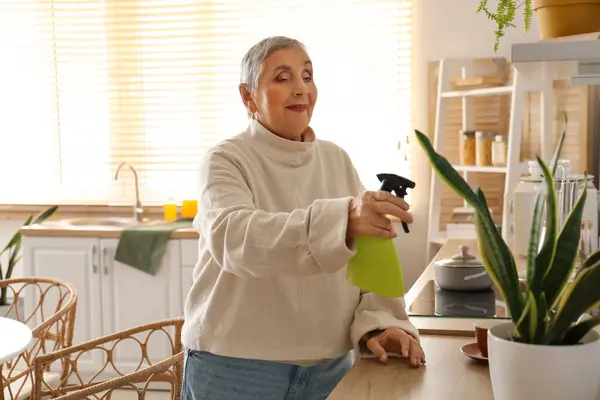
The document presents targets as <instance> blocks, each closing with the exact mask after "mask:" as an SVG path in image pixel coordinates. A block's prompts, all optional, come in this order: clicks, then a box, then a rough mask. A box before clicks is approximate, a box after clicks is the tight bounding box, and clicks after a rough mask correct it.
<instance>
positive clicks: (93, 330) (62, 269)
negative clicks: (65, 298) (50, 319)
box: [23, 237, 105, 371]
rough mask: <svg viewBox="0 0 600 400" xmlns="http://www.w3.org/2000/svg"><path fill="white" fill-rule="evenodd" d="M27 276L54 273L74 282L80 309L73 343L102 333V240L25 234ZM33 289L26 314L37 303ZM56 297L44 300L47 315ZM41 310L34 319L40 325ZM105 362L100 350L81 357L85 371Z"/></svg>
mask: <svg viewBox="0 0 600 400" xmlns="http://www.w3.org/2000/svg"><path fill="white" fill-rule="evenodd" d="M23 264H24V268H25V269H24V273H25V276H40V277H52V278H56V279H59V280H63V281H66V282H69V283H71V284H72V285H73V286H75V289H76V290H77V294H78V298H77V311H76V314H75V330H74V332H73V344H76V343H81V342H85V341H88V340H91V339H94V338H99V337H101V336H103V333H104V332H105V331H104V330H103V329H102V317H101V315H102V294H101V286H100V283H101V282H100V275H99V273H100V271H99V264H100V243H99V240H97V239H90V238H71V237H69V238H37V237H34V238H29V237H24V238H23ZM38 301H39V297H38V294H37V293H34V292H33V290H30V291H27V292H26V293H25V314H26V315H29V313H30V312H31V308H32V307H35V306H36V305H37V304H38ZM56 304H57V300H56V299H52V298H46V299H45V300H44V315H45V316H47V315H52V313H53V312H54V308H55V307H56ZM40 319H41V318H40V315H39V313H36V315H35V317H34V318H33V320H32V321H31V323H32V325H31V326H32V327H33V326H36V325H38V324H39V323H40V322H41V320H40ZM103 362H104V359H103V354H101V353H100V352H89V353H87V354H85V355H82V357H81V358H80V359H79V368H80V369H81V370H82V371H94V370H98V369H99V368H100V367H101V366H102V364H103Z"/></svg>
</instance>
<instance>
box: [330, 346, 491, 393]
mask: <svg viewBox="0 0 600 400" xmlns="http://www.w3.org/2000/svg"><path fill="white" fill-rule="evenodd" d="M473 340H474V339H473V338H464V337H456V336H434V335H425V336H423V337H422V339H421V343H422V346H423V349H424V350H425V357H426V361H427V363H426V365H424V366H422V367H419V368H413V367H411V366H410V363H409V362H408V361H407V360H406V359H404V358H389V359H388V362H387V363H386V364H383V363H381V362H380V361H379V360H377V359H371V358H369V359H361V360H359V361H358V362H357V363H356V364H355V365H354V367H352V369H351V370H350V372H348V374H347V375H346V376H345V377H344V379H342V381H341V382H340V383H339V384H338V386H337V387H336V388H335V390H334V392H333V393H332V394H331V396H330V397H329V399H330V400H349V399H352V400H395V399H402V400H405V399H406V400H409V399H410V400H435V399H448V400H454V399H460V400H469V399H476V400H488V399H489V400H493V399H494V396H493V394H492V385H491V383H490V376H489V368H488V366H487V364H484V363H481V362H478V361H475V360H471V359H470V358H468V357H467V356H465V355H463V354H462V353H461V351H460V348H461V347H462V346H463V345H465V344H467V343H470V342H472V341H473Z"/></svg>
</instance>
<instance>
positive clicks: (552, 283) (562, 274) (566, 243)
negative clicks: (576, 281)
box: [543, 175, 587, 308]
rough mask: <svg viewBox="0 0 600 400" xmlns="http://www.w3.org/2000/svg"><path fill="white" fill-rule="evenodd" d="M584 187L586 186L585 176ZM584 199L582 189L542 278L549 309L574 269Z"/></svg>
mask: <svg viewBox="0 0 600 400" xmlns="http://www.w3.org/2000/svg"><path fill="white" fill-rule="evenodd" d="M585 186H587V175H586V179H585V184H584V187H585ZM586 198H587V189H584V190H583V193H582V194H581V196H579V200H577V203H576V204H575V207H574V208H573V210H572V211H571V213H570V214H569V216H568V217H567V220H566V221H565V224H564V226H563V229H562V231H561V232H560V235H559V236H558V241H557V243H556V252H555V256H554V260H553V262H552V265H551V266H550V268H548V270H547V272H546V276H545V277H544V281H543V288H544V292H545V293H546V298H547V300H548V304H549V305H551V308H553V307H554V305H555V304H556V302H557V301H558V299H559V297H560V294H561V293H562V292H563V290H564V288H565V286H566V285H567V284H568V282H569V279H570V277H571V275H572V273H573V269H574V268H575V261H576V260H577V253H578V251H579V239H580V236H581V218H582V215H583V208H584V206H585V201H586Z"/></svg>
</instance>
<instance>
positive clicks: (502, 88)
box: [442, 86, 513, 99]
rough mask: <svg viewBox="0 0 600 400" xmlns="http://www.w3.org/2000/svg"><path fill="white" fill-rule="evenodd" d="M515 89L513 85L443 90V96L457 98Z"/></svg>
mask: <svg viewBox="0 0 600 400" xmlns="http://www.w3.org/2000/svg"><path fill="white" fill-rule="evenodd" d="M512 91H513V87H512V86H495V87H489V88H481V89H470V90H457V91H453V92H442V98H444V99H448V98H456V97H472V96H493V95H498V94H511V93H512Z"/></svg>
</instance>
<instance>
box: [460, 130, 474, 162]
mask: <svg viewBox="0 0 600 400" xmlns="http://www.w3.org/2000/svg"><path fill="white" fill-rule="evenodd" d="M459 153H460V163H461V165H475V131H460V146H459Z"/></svg>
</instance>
